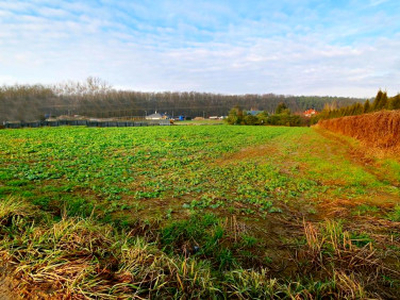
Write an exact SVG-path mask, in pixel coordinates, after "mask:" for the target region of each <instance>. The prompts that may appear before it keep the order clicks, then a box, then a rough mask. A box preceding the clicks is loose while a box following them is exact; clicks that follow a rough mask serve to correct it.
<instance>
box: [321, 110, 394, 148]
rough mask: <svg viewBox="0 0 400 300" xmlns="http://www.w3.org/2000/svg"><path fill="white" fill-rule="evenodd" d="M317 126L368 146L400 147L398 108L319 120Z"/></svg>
mask: <svg viewBox="0 0 400 300" xmlns="http://www.w3.org/2000/svg"><path fill="white" fill-rule="evenodd" d="M318 126H320V127H322V128H325V129H328V130H331V131H334V132H337V133H340V134H344V135H347V136H351V137H354V138H356V139H358V140H360V141H361V142H362V143H364V144H365V145H366V146H369V147H374V148H378V149H382V150H389V151H396V150H399V149H400V111H399V110H397V111H379V112H375V113H371V114H363V115H359V116H350V117H343V118H336V119H330V120H321V121H319V123H318Z"/></svg>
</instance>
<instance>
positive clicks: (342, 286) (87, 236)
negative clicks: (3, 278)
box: [0, 126, 400, 298]
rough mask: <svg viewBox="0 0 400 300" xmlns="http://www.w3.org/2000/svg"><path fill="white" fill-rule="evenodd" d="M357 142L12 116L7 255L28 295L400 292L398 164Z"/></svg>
mask: <svg viewBox="0 0 400 300" xmlns="http://www.w3.org/2000/svg"><path fill="white" fill-rule="evenodd" d="M357 147H359V146H358V145H355V144H354V145H353V144H352V143H350V142H348V141H347V140H346V141H345V142H343V141H342V140H341V139H340V138H338V137H337V136H333V137H330V136H327V134H323V135H321V134H320V132H318V131H315V130H313V129H310V128H290V127H252V126H171V127H147V128H78V127H60V128H40V129H23V130H2V131H0V233H1V235H2V238H3V242H2V243H1V245H0V251H1V253H3V254H4V258H3V261H2V265H3V267H4V268H9V269H10V272H11V273H12V272H14V273H12V274H15V276H16V278H20V279H22V280H21V281H18V282H19V283H18V284H17V290H18V291H20V292H21V293H22V294H24V295H25V296H26V297H29V296H32V293H35V288H36V285H39V289H38V290H37V289H36V292H43V293H46V292H49V288H48V286H49V283H52V284H53V285H54V288H53V289H52V290H51V292H52V293H54V295H53V294H52V295H53V296H56V295H58V296H60V295H69V294H71V295H74V296H76V297H81V296H86V297H89V298H90V297H92V298H95V297H100V298H112V295H113V294H114V295H118V297H120V298H129V297H132V295H136V296H140V297H149V296H151V297H153V298H154V297H156V298H157V297H159V298H163V297H172V298H179V297H188V296H192V297H198V298H210V297H211V298H213V297H217V298H221V297H222V298H223V297H237V298H271V297H272V298H292V297H300V298H307V297H310V295H311V296H312V297H313V298H321V297H331V296H333V297H339V298H345V297H347V298H363V297H372V298H373V297H377V295H378V296H380V297H383V298H385V297H389V298H390V297H398V296H400V295H399V294H398V290H399V285H398V282H399V279H400V278H399V275H398V272H399V270H400V265H399V263H398V261H399V259H400V253H399V251H398V249H400V240H399V237H400V232H399V230H398V226H397V225H396V224H397V223H396V222H398V221H400V218H399V216H398V215H399V214H398V211H399V209H398V207H399V203H400V200H399V199H400V191H399V188H398V180H399V177H398V170H400V164H399V162H398V161H396V160H393V159H389V158H385V159H378V158H372V160H371V161H372V163H369V164H368V165H366V164H364V163H362V160H361V159H358V158H355V157H354V155H353V154H352V153H353V152H354V151H352V150H354V149H356V148H357ZM334 220H335V221H334ZM63 236H64V237H65V238H63ZM79 243H80V244H79ZM78 265H80V266H82V268H83V269H80V268H78ZM16 266H19V267H16ZM396 272H397V273H396ZM11 273H10V274H11ZM55 274H58V275H57V276H58V277H57V276H55ZM60 274H61V275H60ZM377 274H380V275H379V276H377ZM375 275H376V276H375ZM374 276H375V277H374ZM382 276H385V277H382ZM378 277H380V278H383V279H382V280H378V279H376V278H378ZM385 278H386V279H385ZM388 278H390V286H389V287H388V288H386V285H387V284H388V282H389V281H388V280H389V279H388ZM129 295H130V296H129Z"/></svg>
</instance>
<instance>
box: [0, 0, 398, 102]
mask: <svg viewBox="0 0 400 300" xmlns="http://www.w3.org/2000/svg"><path fill="white" fill-rule="evenodd" d="M399 17H400V1H398V0H350V1H343V0H330V1H316V0H279V1H276V0H273V1H272V0H264V1H254V0H231V1H227V0H211V1H208V0H205V1H200V0H197V1H195V0H194V1H189V0H187V1H185V0H175V1H172V0H152V1H144V0H137V1H134V0H131V1H126V0H119V1H112V0H103V1H94V0H88V1H74V0H68V1H61V0H29V1H21V0H6V1H3V0H0V85H3V84H6V85H10V84H15V83H18V84H35V83H41V84H53V83H58V82H65V81H68V80H73V81H83V80H85V79H86V78H87V77H89V76H92V77H98V78H101V79H102V80H105V81H107V82H108V83H109V84H110V85H112V86H114V87H115V88H118V89H127V90H136V91H198V92H213V93H223V94H246V93H258V94H264V93H275V94H284V95H330V96H345V97H363V98H364V97H365V98H370V97H373V96H375V95H376V93H377V91H378V89H382V90H386V91H387V92H388V94H389V95H395V94H397V93H399V92H400V21H399Z"/></svg>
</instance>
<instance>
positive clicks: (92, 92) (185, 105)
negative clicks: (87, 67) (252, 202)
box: [0, 77, 365, 122]
mask: <svg viewBox="0 0 400 300" xmlns="http://www.w3.org/2000/svg"><path fill="white" fill-rule="evenodd" d="M364 101H365V99H357V98H342V97H319V96H283V95H275V94H263V95H258V94H246V95H223V94H213V93H199V92H153V93H152V92H138V91H126V90H117V89H114V88H112V87H111V86H110V85H108V84H107V83H106V82H104V81H102V80H101V79H98V78H93V77H89V78H88V79H87V80H86V81H85V82H66V83H62V84H57V85H52V86H50V85H40V84H37V85H12V86H1V87H0V122H3V121H33V120H40V119H44V118H45V116H46V117H48V116H60V115H83V116H87V117H94V118H121V117H133V116H143V117H144V116H146V115H150V114H152V113H154V112H155V111H158V112H160V113H167V114H168V115H170V116H172V117H176V116H179V115H184V116H186V117H192V118H194V117H209V116H226V115H227V114H228V112H229V110H230V109H231V108H232V107H234V106H240V107H242V108H243V109H244V110H250V109H255V110H260V111H261V110H262V111H267V112H269V113H273V112H274V111H275V110H276V107H277V106H278V104H279V103H281V102H283V103H285V104H286V105H287V107H288V108H289V109H290V110H291V111H292V112H293V113H296V112H302V111H304V110H306V109H309V108H314V109H316V110H322V109H323V108H324V106H325V104H327V103H328V104H330V105H334V106H335V107H337V108H340V107H344V106H348V105H352V104H354V103H356V102H364Z"/></svg>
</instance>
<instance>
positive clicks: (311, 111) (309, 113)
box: [303, 108, 318, 118]
mask: <svg viewBox="0 0 400 300" xmlns="http://www.w3.org/2000/svg"><path fill="white" fill-rule="evenodd" d="M303 114H304V116H305V117H307V118H311V117H312V116H315V115H318V112H317V111H316V110H315V109H313V108H311V109H309V110H306V111H305V112H304V113H303Z"/></svg>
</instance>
